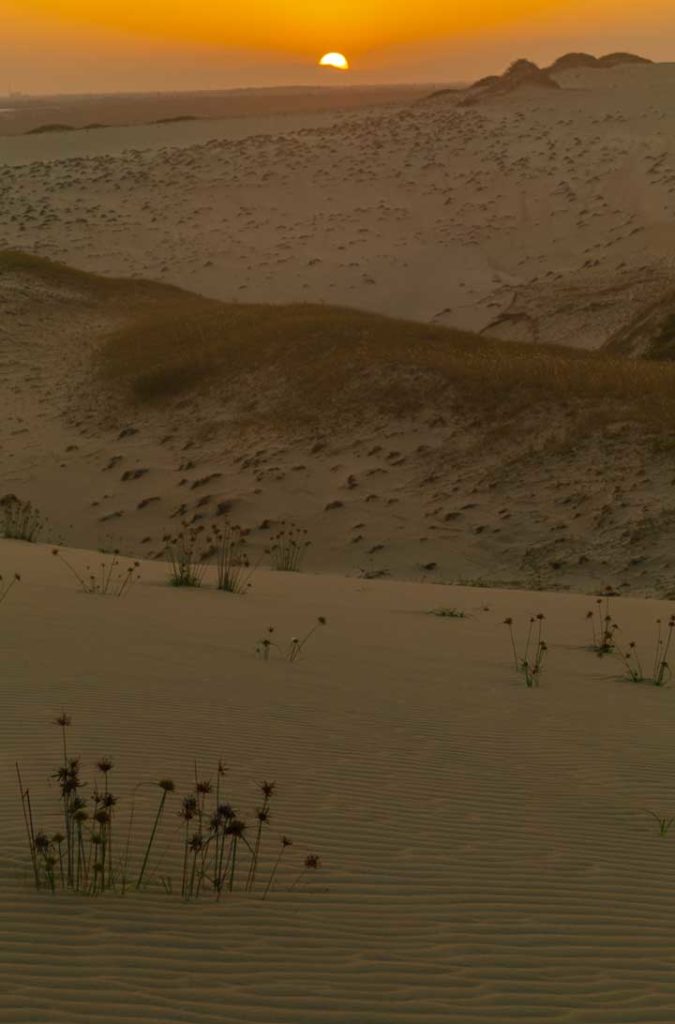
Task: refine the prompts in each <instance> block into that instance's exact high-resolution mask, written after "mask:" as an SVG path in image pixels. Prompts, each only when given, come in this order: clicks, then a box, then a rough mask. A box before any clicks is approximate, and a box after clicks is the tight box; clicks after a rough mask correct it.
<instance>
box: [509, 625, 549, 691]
mask: <svg viewBox="0 0 675 1024" xmlns="http://www.w3.org/2000/svg"><path fill="white" fill-rule="evenodd" d="M544 619H545V616H544V615H543V614H542V613H541V612H539V613H538V614H537V615H533V616H531V617H530V621H529V624H528V629H527V637H526V639H525V646H524V649H523V652H522V654H521V653H519V651H518V647H517V645H516V638H515V633H514V630H513V619H512V618H507V619H504V625H505V626H507V628H508V631H509V637H510V639H511V650H512V652H513V663H514V666H515V669H516V672H519V673H520V674H521V675H522V677H523V680H524V682H525V685H526V686H527V687H528V688H529V689H531V688H532V687H535V686H539V679H540V676H541V670H542V666H543V663H544V655H545V654H546V651H547V650H548V646H547V644H546V641H545V640H544Z"/></svg>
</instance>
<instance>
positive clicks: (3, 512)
mask: <svg viewBox="0 0 675 1024" xmlns="http://www.w3.org/2000/svg"><path fill="white" fill-rule="evenodd" d="M43 525H44V524H43V521H42V516H41V515H40V513H39V511H38V510H37V509H36V508H35V506H34V505H33V503H32V502H30V501H22V500H21V499H20V498H17V496H16V494H6V495H5V496H4V498H1V499H0V528H1V529H2V536H3V537H5V538H7V540H25V541H28V542H29V543H30V544H33V543H34V542H35V541H36V540H37V539H38V537H39V535H40V532H41V530H42V527H43Z"/></svg>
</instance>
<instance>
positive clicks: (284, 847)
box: [262, 836, 293, 900]
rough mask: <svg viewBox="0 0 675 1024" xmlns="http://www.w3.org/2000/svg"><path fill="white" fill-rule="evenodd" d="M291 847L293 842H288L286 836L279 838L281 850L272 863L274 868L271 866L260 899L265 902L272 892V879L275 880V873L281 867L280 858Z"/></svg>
mask: <svg viewBox="0 0 675 1024" xmlns="http://www.w3.org/2000/svg"><path fill="white" fill-rule="evenodd" d="M292 845H293V842H292V840H290V839H289V838H288V836H282V837H281V849H280V850H279V853H278V856H277V859H276V860H275V862H274V866H273V868H272V870H271V872H270V877H269V878H268V880H267V885H266V886H265V891H264V892H263V895H262V898H263V899H264V900H266V899H267V897H268V896H269V894H270V893H271V892H272V887H273V885H274V879H275V878H276V875H277V871H278V870H279V867H280V865H281V861H282V858H283V856H284V854H285V852H286V850H287V849H288V847H289V846H292Z"/></svg>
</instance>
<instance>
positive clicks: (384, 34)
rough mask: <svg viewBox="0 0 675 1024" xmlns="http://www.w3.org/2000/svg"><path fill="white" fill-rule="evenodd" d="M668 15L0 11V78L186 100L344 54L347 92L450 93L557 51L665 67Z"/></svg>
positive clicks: (39, 6)
mask: <svg viewBox="0 0 675 1024" xmlns="http://www.w3.org/2000/svg"><path fill="white" fill-rule="evenodd" d="M672 2H673V0H643V2H642V3H641V5H638V6H632V5H631V7H630V8H629V7H628V6H627V5H624V7H623V8H622V7H621V5H617V3H616V0H480V2H478V3H477V2H475V0H474V2H470V0H469V2H467V0H462V2H459V0H324V2H321V0H243V2H242V0H238V2H235V3H233V2H231V0H230V2H227V0H0V25H1V29H2V31H1V35H0V75H1V74H3V73H4V74H6V75H8V77H11V79H12V81H13V82H14V83H15V86H16V87H17V88H22V89H24V90H25V91H31V90H33V91H36V90H38V89H40V90H43V91H50V90H49V88H48V86H49V82H50V79H53V89H54V91H58V90H59V89H63V90H64V91H75V90H76V89H77V88H83V87H87V85H86V83H87V82H90V85H89V86H88V87H89V88H91V89H96V88H100V89H104V88H124V82H128V88H132V89H133V88H141V87H152V81H153V80H154V79H156V87H158V88H160V87H162V84H163V82H164V80H165V78H166V76H167V74H171V68H172V67H173V68H174V69H175V72H176V74H177V76H178V80H179V84H177V87H186V88H187V87H190V79H191V76H192V77H193V78H194V87H204V85H205V83H204V82H203V81H202V80H203V78H204V75H205V74H207V75H208V77H209V84H212V85H214V86H217V85H223V86H230V85H236V84H238V77H239V78H241V84H246V85H251V84H255V80H256V76H258V78H259V79H260V84H273V82H274V81H279V82H282V83H283V82H287V81H302V80H315V79H314V78H313V77H312V76H314V75H315V73H316V72H315V68H314V65H315V61H316V60H317V59H318V57H320V55H321V54H322V53H323V52H324V51H326V50H341V51H343V52H344V53H346V54H347V56H348V57H349V58H350V60H351V62H352V66H353V69H354V75H353V76H352V79H354V78H358V79H359V80H360V81H366V80H369V79H370V80H373V81H382V80H392V81H394V80H397V78H398V79H399V80H403V79H411V78H415V79H417V80H427V81H429V80H439V78H440V79H443V80H448V81H449V80H457V79H458V78H462V77H467V76H468V77H471V75H472V74H473V73H476V74H479V73H482V72H483V71H485V70H495V68H494V65H493V64H492V63H491V62H492V61H497V62H500V61H501V62H502V63H503V62H504V61H508V60H509V59H511V58H512V57H517V56H532V57H533V58H534V59H537V57H538V56H539V55H542V54H545V56H546V57H548V56H549V55H556V54H557V53H559V52H560V51H561V50H567V49H571V48H573V49H589V50H591V51H598V50H601V51H602V50H608V49H616V48H626V49H635V50H639V49H641V50H643V52H644V51H645V50H648V51H650V52H649V53H648V55H649V56H652V57H655V58H656V59H675V27H673V21H675V19H673V17H672V14H670V10H671V6H672ZM603 44H605V45H603ZM139 62H140V66H139ZM219 69H220V77H219ZM397 71H398V75H397ZM425 72H428V73H425ZM323 74H324V75H325V74H329V73H326V72H323ZM153 76H154V78H153ZM214 76H215V79H216V80H215V81H213V82H212V81H211V79H212V78H213V77H214ZM321 80H324V81H325V79H321ZM69 82H70V83H71V86H70V87H69V84H68V83H69ZM106 83H108V84H106ZM207 87H208V86H207ZM3 88H4V84H3V82H2V79H0V92H2V91H3Z"/></svg>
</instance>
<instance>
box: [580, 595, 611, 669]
mask: <svg viewBox="0 0 675 1024" xmlns="http://www.w3.org/2000/svg"><path fill="white" fill-rule="evenodd" d="M613 596H614V591H613V590H612V588H611V587H605V592H604V595H603V596H602V597H598V598H596V601H595V608H594V609H592V610H591V611H589V612H588V613H587V615H586V619H587V621H588V622H589V623H590V626H591V650H592V651H595V653H596V654H597V655H598V657H602V656H603V655H604V654H611V653H612V652H613V651H614V649H615V646H616V640H615V634H616V632H617V630H618V628H619V627H618V625H617V624H616V622H615V621H614V620H613V618H612V614H611V608H610V598H611V597H613Z"/></svg>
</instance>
